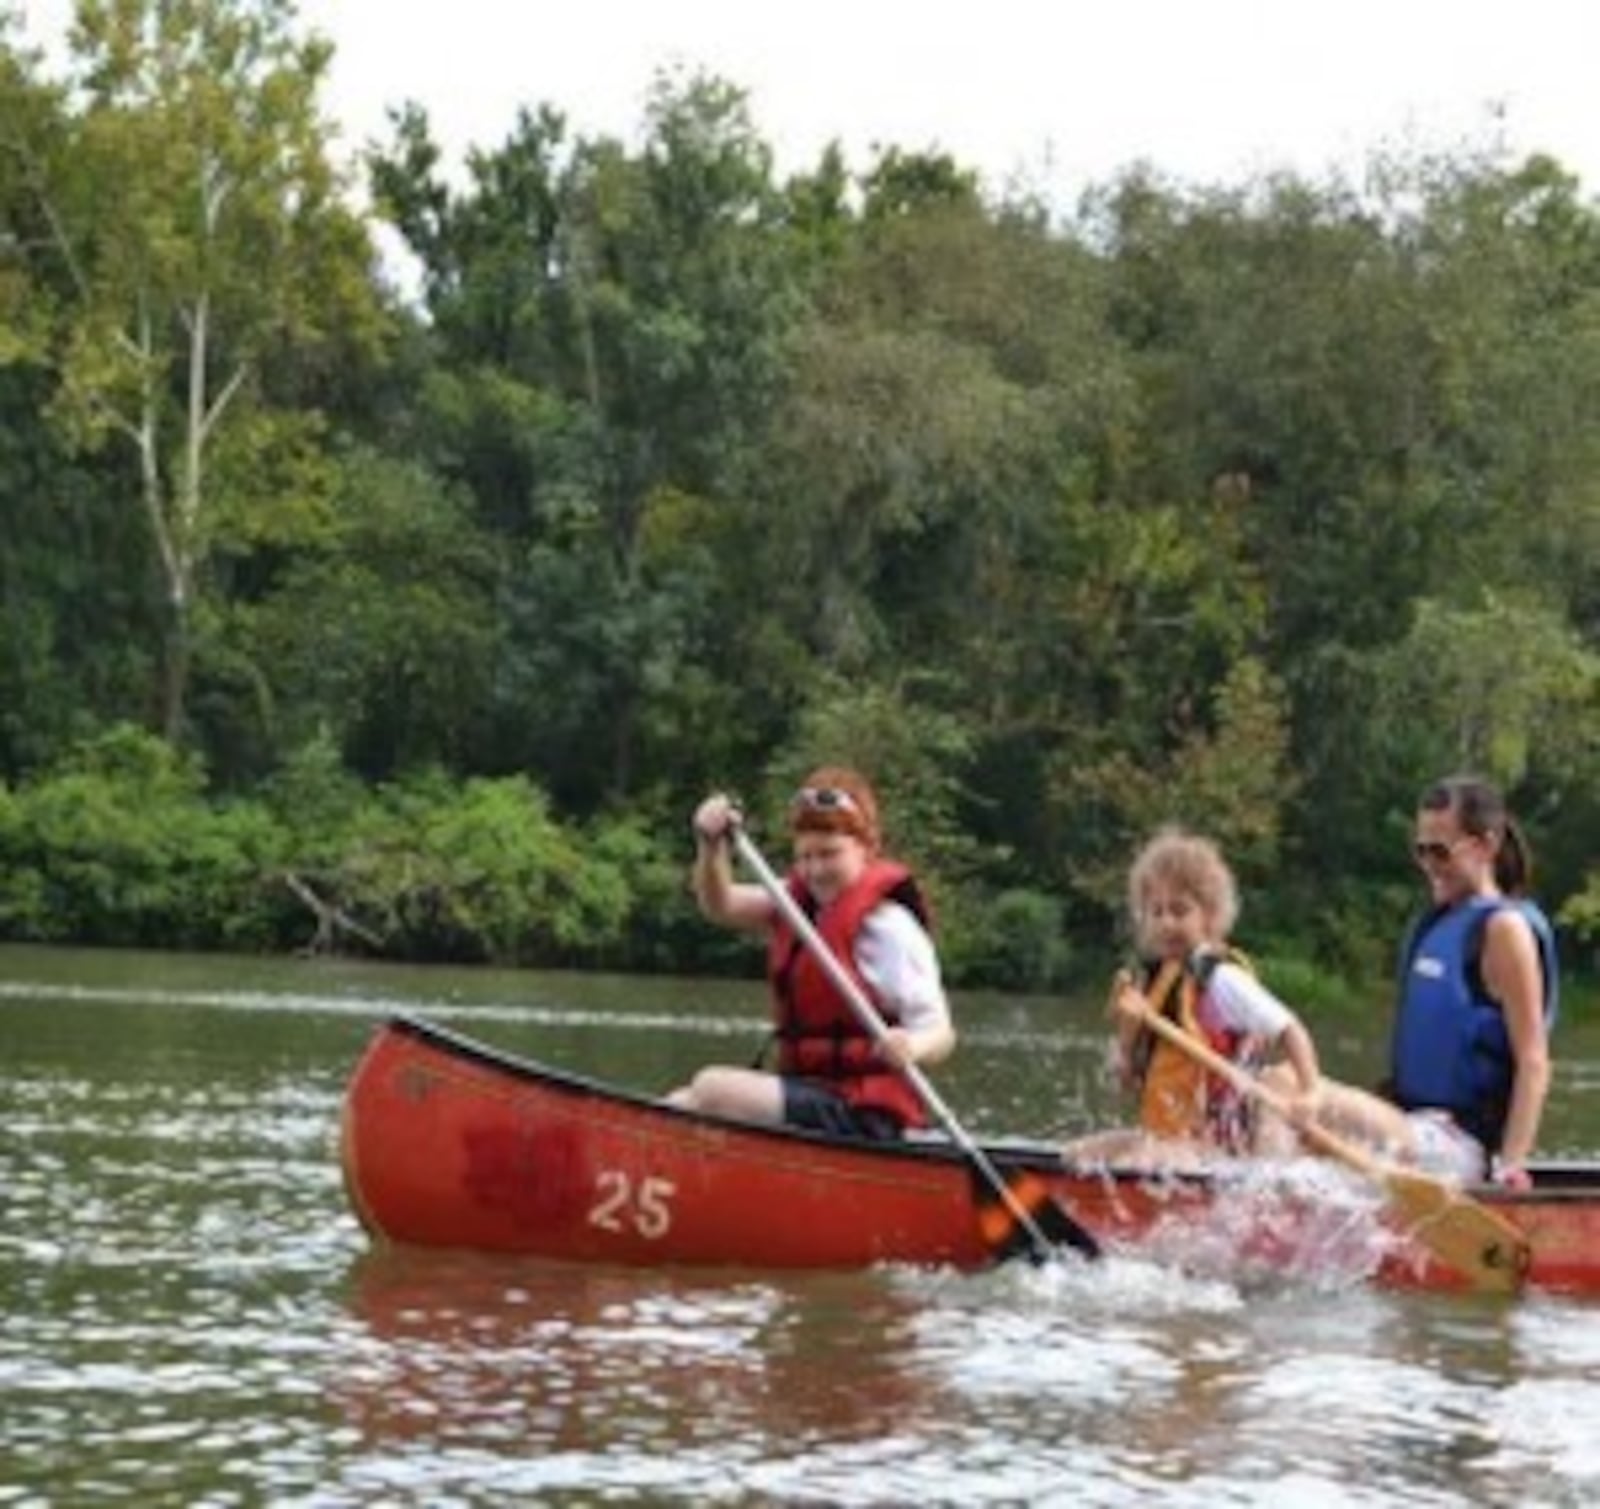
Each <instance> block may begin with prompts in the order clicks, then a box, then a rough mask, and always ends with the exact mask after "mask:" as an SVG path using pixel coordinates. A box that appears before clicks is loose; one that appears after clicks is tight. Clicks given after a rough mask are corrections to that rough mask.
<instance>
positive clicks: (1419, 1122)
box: [1317, 776, 1558, 1189]
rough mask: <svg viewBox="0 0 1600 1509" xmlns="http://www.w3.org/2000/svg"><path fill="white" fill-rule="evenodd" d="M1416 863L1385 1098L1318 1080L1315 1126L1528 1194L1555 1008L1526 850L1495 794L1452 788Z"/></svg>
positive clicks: (1425, 828) (1423, 826)
mask: <svg viewBox="0 0 1600 1509" xmlns="http://www.w3.org/2000/svg"><path fill="white" fill-rule="evenodd" d="M1412 854H1413V857H1414V858H1415V860H1416V862H1417V865H1418V867H1419V868H1420V869H1421V871H1422V876H1423V880H1424V883H1425V884H1426V886H1427V888H1428V899H1429V906H1428V909H1427V910H1426V911H1425V912H1424V913H1423V914H1422V916H1421V917H1420V918H1419V920H1418V921H1417V923H1416V924H1415V925H1414V926H1413V928H1412V930H1411V933H1410V935H1409V937H1408V938H1407V941H1406V945H1405V948H1404V949H1403V950H1402V958H1401V967H1400V981H1399V984H1400V1002H1399V1010H1398V1013H1397V1016H1396V1019H1395V1029H1394V1042H1393V1051H1392V1058H1391V1070H1390V1078H1389V1080H1388V1082H1387V1084H1386V1086H1385V1094H1386V1097H1387V1098H1385V1097H1380V1096H1377V1095H1371V1094H1368V1093H1367V1092H1366V1091H1364V1090H1357V1089H1355V1088H1353V1087H1351V1086H1348V1085H1336V1084H1332V1083H1329V1082H1328V1081H1326V1080H1324V1082H1323V1086H1322V1094H1321V1096H1320V1104H1319V1107H1318V1111H1317V1116H1318V1120H1319V1121H1321V1122H1322V1123H1324V1124H1325V1125H1327V1126H1329V1127H1331V1128H1333V1129H1335V1130H1339V1131H1344V1132H1347V1133H1349V1134H1351V1135H1354V1136H1358V1137H1362V1138H1364V1139H1365V1140H1367V1141H1370V1142H1374V1143H1378V1144H1380V1145H1383V1146H1385V1147H1386V1148H1387V1149H1388V1150H1390V1151H1391V1152H1392V1153H1393V1154H1394V1155H1395V1156H1397V1157H1400V1158H1402V1159H1405V1160H1406V1161H1409V1162H1412V1163H1414V1164H1416V1165H1417V1166H1419V1167H1421V1168H1424V1169H1426V1170H1427V1171H1428V1172H1430V1173H1436V1174H1440V1175H1444V1176H1447V1177H1454V1178H1457V1179H1460V1180H1463V1181H1467V1182H1471V1181H1475V1180H1481V1179H1483V1178H1485V1177H1486V1176H1487V1177H1491V1178H1493V1179H1495V1180H1496V1181H1497V1182H1499V1183H1501V1184H1504V1185H1507V1186H1509V1187H1511V1188H1513V1189H1526V1188H1527V1187H1528V1186H1529V1182H1530V1181H1529V1178H1528V1172H1527V1166H1526V1165H1527V1159H1528V1157H1529V1155H1530V1154H1531V1153H1532V1151H1533V1148H1534V1144H1535V1142H1536V1140H1537V1138H1538V1134H1539V1120H1540V1117H1541V1116H1542V1115H1543V1112H1544V1102H1545V1096H1546V1094H1547V1092H1548V1090H1549V1087H1550V1049H1549V1035H1550V1028H1551V1025H1552V1024H1553V1023H1554V1021H1555V1015H1556V1007H1557V1000H1558V979H1557V965H1556V951H1555V937H1554V934H1553V933H1552V931H1551V928H1550V923H1549V921H1548V919H1547V918H1546V917H1545V915H1544V913H1543V912H1542V911H1541V910H1540V909H1539V908H1538V907H1537V906H1536V905H1535V904H1534V903H1533V902H1532V901H1531V900H1529V899H1527V895H1526V892H1527V888H1528V882H1529V880H1530V878H1531V871H1532V861H1531V856H1530V854H1529V851H1528V846H1527V843H1526V841H1525V840H1524V838H1523V836H1522V833H1521V831H1520V829H1519V828H1518V827H1517V825H1516V823H1515V822H1514V821H1513V820H1512V818H1511V816H1510V814H1509V813H1508V812H1507V811H1506V807H1505V803H1504V801H1503V800H1502V798H1501V796H1500V793H1499V792H1498V791H1497V790H1496V789H1495V788H1494V787H1493V786H1492V785H1490V784H1489V783H1488V782H1486V781H1483V780H1480V779H1478V778H1476V777H1473V776H1453V777H1451V778H1449V779H1448V780H1444V781H1441V782H1440V783H1439V784H1438V785H1436V786H1434V787H1433V788H1432V789H1431V790H1430V791H1428V792H1427V793H1426V795H1424V797H1423V799H1422V801H1421V803H1420V805H1419V807H1418V810H1417V816H1416V828H1415V835H1414V838H1413V841H1412Z"/></svg>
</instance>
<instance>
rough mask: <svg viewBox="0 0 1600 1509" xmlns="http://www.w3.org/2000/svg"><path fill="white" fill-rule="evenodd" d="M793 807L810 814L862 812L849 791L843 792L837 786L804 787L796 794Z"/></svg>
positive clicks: (792, 803) (791, 804)
mask: <svg viewBox="0 0 1600 1509" xmlns="http://www.w3.org/2000/svg"><path fill="white" fill-rule="evenodd" d="M789 805H790V806H791V807H795V808H804V809H806V810H807V811H810V812H855V813H859V812H860V811H861V809H860V807H858V806H857V805H856V799H855V798H854V797H853V796H851V795H850V793H849V792H848V791H841V790H840V789H839V788H838V787H837V786H802V787H801V788H800V789H799V790H798V791H797V792H795V794H794V800H793V801H792V802H791V803H790V804H789Z"/></svg>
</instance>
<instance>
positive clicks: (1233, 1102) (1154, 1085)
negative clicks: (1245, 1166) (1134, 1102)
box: [1133, 948, 1260, 1153]
mask: <svg viewBox="0 0 1600 1509" xmlns="http://www.w3.org/2000/svg"><path fill="white" fill-rule="evenodd" d="M1207 958H1208V965H1209V967H1202V969H1201V971H1200V977H1199V978H1197V977H1196V973H1195V971H1194V970H1193V969H1191V968H1189V967H1187V966H1185V965H1182V964H1179V963H1177V962H1175V961H1173V960H1168V961H1167V962H1165V963H1163V964H1162V965H1161V966H1160V968H1159V969H1152V970H1148V971H1146V975H1145V979H1144V981H1143V987H1142V988H1143V990H1144V994H1145V997H1146V999H1147V1000H1148V1001H1149V1002H1150V1005H1151V1007H1152V1008H1153V1009H1154V1010H1156V1011H1158V1012H1160V1013H1161V1014H1162V1015H1163V1016H1165V1017H1166V1018H1167V1020H1168V1021H1170V1022H1173V1023H1175V1024H1176V1025H1177V1026H1179V1027H1181V1028H1182V1029H1183V1030H1184V1031H1185V1032H1191V1033H1193V1034H1194V1035H1195V1036H1196V1037H1197V1038H1199V1039H1200V1041H1201V1042H1203V1043H1205V1044H1206V1045H1207V1046H1208V1047H1210V1048H1212V1049H1213V1050H1214V1051H1215V1052H1217V1053H1220V1054H1221V1055H1222V1056H1223V1057H1224V1058H1227V1059H1231V1060H1233V1061H1234V1062H1236V1063H1241V1062H1249V1061H1251V1060H1252V1059H1253V1058H1254V1057H1255V1055H1256V1054H1257V1053H1258V1051H1259V1049H1260V1042H1259V1040H1258V1039H1257V1038H1255V1037H1253V1036H1251V1035H1249V1034H1246V1033H1241V1032H1234V1031H1231V1030H1229V1029H1226V1028H1223V1027H1221V1026H1220V1025H1218V1024H1217V1022H1216V1021H1215V1014H1214V1013H1213V1012H1212V1011H1210V1010H1208V1003H1207V999H1206V982H1207V981H1208V980H1209V978H1210V970H1211V968H1214V967H1215V965H1216V964H1218V963H1221V962H1222V961H1223V960H1224V959H1225V960H1226V961H1227V962H1228V963H1230V964H1238V965H1240V966H1241V967H1242V968H1244V969H1248V970H1250V972H1251V973H1252V974H1254V973H1255V970H1254V967H1253V966H1252V965H1251V963H1250V961H1249V960H1248V959H1247V958H1246V957H1245V956H1244V955H1243V954H1241V953H1239V952H1238V951H1237V950H1235V949H1231V948H1230V949H1226V950H1224V951H1223V952H1222V954H1220V955H1217V954H1211V955H1209V956H1207ZM1133 1063H1134V1074H1135V1079H1136V1082H1137V1085H1138V1091H1139V1125H1140V1126H1142V1127H1143V1128H1144V1129H1145V1130H1146V1131H1147V1132H1150V1133H1151V1134H1152V1135H1154V1136H1157V1137H1174V1138H1181V1137H1189V1138H1193V1139H1195V1140H1196V1141H1200V1142H1209V1143H1212V1144H1213V1145H1215V1146H1217V1147H1220V1148H1223V1149H1225V1150H1226V1151H1228V1152H1231V1153H1238V1152H1243V1151H1245V1149H1246V1146H1247V1144H1248V1137H1249V1131H1250V1115H1249V1113H1250V1103H1249V1102H1248V1101H1247V1100H1246V1099H1244V1097H1242V1096H1241V1095H1240V1094H1239V1092H1238V1091H1237V1090H1235V1089H1234V1088H1233V1087H1232V1086H1231V1085H1230V1084H1228V1082H1227V1081H1226V1080H1224V1079H1221V1078H1219V1077H1218V1076H1217V1075H1215V1074H1211V1073H1209V1072H1208V1071H1207V1070H1206V1069H1205V1068H1203V1067H1202V1066H1201V1065H1200V1064H1197V1063H1196V1062H1195V1061H1194V1060H1193V1059H1192V1058H1190V1057H1189V1056H1188V1055H1187V1054H1186V1053H1184V1052H1183V1050H1182V1049H1180V1048H1178V1047H1176V1046H1174V1045H1173V1044H1171V1043H1169V1042H1167V1041H1166V1040H1165V1039H1163V1038H1160V1037H1157V1036H1156V1034H1155V1033H1153V1032H1151V1031H1150V1030H1149V1029H1148V1028H1145V1029H1141V1031H1140V1032H1139V1035H1138V1036H1137V1038H1135V1040H1134V1048H1133Z"/></svg>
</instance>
